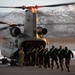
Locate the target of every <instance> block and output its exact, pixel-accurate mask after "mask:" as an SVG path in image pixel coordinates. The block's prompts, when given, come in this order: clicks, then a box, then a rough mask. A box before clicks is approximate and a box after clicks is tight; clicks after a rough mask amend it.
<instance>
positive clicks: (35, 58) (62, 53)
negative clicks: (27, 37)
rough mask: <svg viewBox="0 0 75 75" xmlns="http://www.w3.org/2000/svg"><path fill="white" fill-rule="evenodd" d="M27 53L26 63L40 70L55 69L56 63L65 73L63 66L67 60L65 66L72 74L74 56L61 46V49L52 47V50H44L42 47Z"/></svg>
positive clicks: (33, 48)
mask: <svg viewBox="0 0 75 75" xmlns="http://www.w3.org/2000/svg"><path fill="white" fill-rule="evenodd" d="M24 53H25V56H24V62H26V63H27V64H29V65H35V66H37V65H38V66H39V68H43V67H44V68H47V67H49V68H51V69H53V68H54V61H55V63H56V66H57V69H59V64H60V67H61V71H63V69H64V68H63V64H64V59H65V65H66V68H67V70H68V72H70V69H69V68H70V60H71V57H72V58H73V57H74V55H73V53H72V51H71V50H69V49H68V48H67V47H65V48H64V49H63V48H62V46H60V48H59V49H57V48H55V46H52V48H51V49H50V50H48V48H44V47H43V46H42V45H41V46H40V47H31V48H29V49H28V50H27V51H26V52H24Z"/></svg>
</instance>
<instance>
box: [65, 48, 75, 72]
mask: <svg viewBox="0 0 75 75" xmlns="http://www.w3.org/2000/svg"><path fill="white" fill-rule="evenodd" d="M71 57H72V58H74V55H73V53H72V51H71V50H68V48H67V47H65V65H66V68H67V69H68V72H70V69H69V68H70V60H71Z"/></svg>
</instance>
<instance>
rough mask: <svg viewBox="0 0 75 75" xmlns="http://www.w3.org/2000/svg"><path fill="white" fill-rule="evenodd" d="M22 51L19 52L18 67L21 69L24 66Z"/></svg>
mask: <svg viewBox="0 0 75 75" xmlns="http://www.w3.org/2000/svg"><path fill="white" fill-rule="evenodd" d="M24 56H25V54H24V51H23V47H22V48H21V49H20V50H19V66H20V67H23V64H24Z"/></svg>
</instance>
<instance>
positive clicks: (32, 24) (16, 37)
mask: <svg viewBox="0 0 75 75" xmlns="http://www.w3.org/2000/svg"><path fill="white" fill-rule="evenodd" d="M73 4H75V2H72V3H63V4H54V5H42V6H37V5H35V6H19V7H8V6H0V8H15V9H23V10H25V9H26V10H25V13H26V15H25V24H12V23H7V22H3V21H0V24H7V25H8V26H7V27H3V28H0V30H5V29H8V32H7V33H8V34H9V35H8V36H6V37H5V41H4V43H3V45H2V50H1V54H2V55H3V56H4V57H7V58H10V59H11V61H10V65H13V64H14V63H15V60H17V58H18V57H19V56H18V51H19V49H20V48H21V47H23V48H24V52H25V51H26V49H27V47H28V46H29V47H30V46H33V47H40V46H41V45H42V46H43V47H44V48H45V47H46V45H47V44H48V41H47V39H46V38H44V35H45V34H47V32H48V30H47V29H46V28H43V27H39V26H38V27H37V26H36V13H37V9H39V8H43V7H58V6H66V5H73ZM18 26H23V27H24V32H23V33H22V32H21V30H20V28H19V27H18ZM30 48H31V47H30ZM3 61H4V59H3Z"/></svg>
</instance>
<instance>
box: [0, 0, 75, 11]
mask: <svg viewBox="0 0 75 75" xmlns="http://www.w3.org/2000/svg"><path fill="white" fill-rule="evenodd" d="M68 2H75V0H0V6H22V5H26V6H29V5H49V4H59V3H68ZM9 10H10V9H1V8H0V11H9ZM12 10H14V9H11V10H10V11H12Z"/></svg>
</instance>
